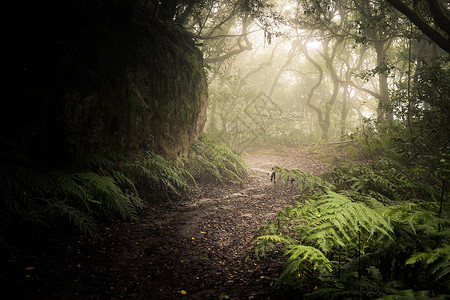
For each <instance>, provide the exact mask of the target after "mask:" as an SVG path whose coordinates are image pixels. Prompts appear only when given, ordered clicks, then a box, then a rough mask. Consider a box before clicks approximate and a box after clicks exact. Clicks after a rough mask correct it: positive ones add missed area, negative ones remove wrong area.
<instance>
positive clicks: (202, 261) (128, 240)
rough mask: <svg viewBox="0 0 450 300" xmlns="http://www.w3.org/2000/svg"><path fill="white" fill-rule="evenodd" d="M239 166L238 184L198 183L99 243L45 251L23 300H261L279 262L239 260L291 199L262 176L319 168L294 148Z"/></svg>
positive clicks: (254, 156) (291, 192)
mask: <svg viewBox="0 0 450 300" xmlns="http://www.w3.org/2000/svg"><path fill="white" fill-rule="evenodd" d="M308 149H309V150H308ZM244 159H245V161H246V163H247V165H248V167H249V169H250V170H251V172H250V174H249V176H248V178H246V180H245V181H244V182H243V183H226V184H211V183H205V182H199V187H198V189H197V190H196V191H194V192H193V193H192V195H191V196H190V198H189V200H183V201H181V202H180V203H177V204H173V203H172V204H169V203H168V202H166V201H165V202H161V203H152V204H149V205H148V207H147V208H146V209H145V210H144V211H143V213H142V214H141V216H140V220H139V221H138V222H134V223H130V222H117V223H114V224H109V225H105V226H104V227H102V232H101V234H102V236H103V237H104V240H103V241H102V242H100V243H93V242H91V241H89V240H86V239H77V240H74V241H72V242H70V243H69V244H68V245H67V244H64V245H61V244H59V245H58V244H55V245H54V247H50V250H49V251H47V252H45V253H42V255H41V256H40V257H38V258H35V259H37V261H38V262H35V263H34V265H35V270H34V272H35V273H34V274H33V277H32V278H33V279H34V281H29V282H28V283H27V286H26V289H25V297H24V298H27V299H37V298H40V299H43V298H46V299H52V298H53V299H177V298H184V299H219V298H220V297H221V296H222V297H225V296H228V297H230V299H266V298H267V293H268V292H269V290H270V287H269V285H270V281H269V280H267V278H270V277H272V278H273V277H276V275H277V274H278V272H279V271H280V268H281V267H282V262H281V261H280V260H277V259H276V258H273V259H272V260H271V261H269V260H267V261H260V262H256V261H252V260H249V261H244V260H243V259H244V257H245V255H246V254H247V251H248V250H249V247H250V244H251V241H252V240H253V238H254V237H255V235H256V232H257V230H258V229H259V227H260V226H262V225H264V224H266V223H267V222H268V221H269V220H270V219H273V218H274V217H275V216H276V213H277V211H279V210H280V209H281V208H283V207H284V206H286V205H289V204H292V201H293V199H294V198H295V196H296V194H297V192H296V188H295V187H292V186H290V185H288V186H284V185H283V184H281V183H277V184H276V185H274V184H273V183H271V182H270V175H269V172H270V171H271V168H272V167H273V166H280V167H285V168H297V169H301V170H304V171H307V172H310V173H313V174H316V175H317V174H320V173H322V172H324V171H325V170H326V167H325V165H324V163H322V161H321V160H320V159H319V156H318V155H317V154H314V153H313V152H311V148H306V147H300V146H298V147H295V148H286V149H284V150H283V151H280V150H273V149H265V150H254V151H249V152H248V153H246V154H244ZM30 263H33V262H30Z"/></svg>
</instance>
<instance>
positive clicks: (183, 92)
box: [0, 0, 207, 161]
mask: <svg viewBox="0 0 450 300" xmlns="http://www.w3.org/2000/svg"><path fill="white" fill-rule="evenodd" d="M69 2H73V3H75V2H76V3H77V7H78V9H79V11H78V12H77V14H76V17H79V18H82V17H83V18H84V19H83V20H82V21H79V20H77V21H76V22H74V21H73V19H74V16H73V15H72V14H73V12H71V11H66V10H64V9H62V8H61V7H58V8H57V9H56V11H55V7H53V6H52V7H47V10H46V9H45V8H42V7H40V8H39V10H38V11H37V12H34V11H33V9H36V7H33V6H30V7H29V8H25V9H28V10H29V11H27V12H26V13H27V14H28V19H27V20H28V23H27V22H25V23H21V25H20V26H21V28H18V29H17V32H13V33H12V34H11V37H12V40H11V41H10V42H11V43H10V45H13V47H16V48H17V49H14V48H13V49H12V53H11V60H12V63H13V68H12V70H11V72H10V74H11V79H12V83H11V85H10V88H11V91H12V92H13V94H14V101H13V102H12V101H11V102H10V103H9V104H8V105H7V106H6V107H4V108H5V109H4V110H3V112H4V115H3V116H2V117H3V118H2V121H1V126H2V137H1V142H0V146H1V151H11V150H14V151H17V150H18V151H21V152H26V153H28V154H34V155H35V156H40V157H42V156H46V158H47V159H52V160H65V159H67V158H68V157H72V156H77V155H81V154H85V153H89V152H101V151H111V150H114V151H135V150H140V149H145V150H153V151H155V152H157V153H158V154H161V155H163V156H164V157H165V158H166V159H169V160H173V161H181V158H182V157H183V156H185V155H187V152H188V149H189V146H190V144H192V142H193V141H195V140H196V138H197V136H198V135H199V133H200V132H201V131H202V128H203V125H204V123H205V118H206V105H207V86H206V78H205V74H204V71H203V59H202V55H201V53H200V51H199V50H198V49H196V47H195V45H194V43H193V41H192V40H191V39H190V38H189V37H188V36H187V35H186V34H184V33H183V32H182V31H181V30H179V29H176V28H174V27H171V26H167V25H165V24H163V23H161V22H159V21H157V20H151V19H147V18H144V17H142V16H141V17H138V15H139V14H136V8H135V7H133V5H131V4H127V3H128V2H127V1H117V2H114V3H115V4H114V5H113V4H111V3H112V2H104V1H100V0H98V1H88V2H85V1H79V0H71V1H69ZM95 2H97V3H96V5H94V4H93V3H95ZM73 3H72V4H73ZM130 3H131V2H130ZM66 4H67V3H65V4H61V5H66ZM47 5H49V6H51V5H52V1H49V2H48V3H47ZM67 6H68V7H69V4H67ZM69 12H70V13H71V14H70V17H69V16H67V18H66V17H65V16H64V14H69ZM96 13H97V14H96ZM54 14H56V15H58V16H59V18H58V22H62V23H63V24H51V25H55V26H56V27H55V26H48V25H49V24H44V25H42V26H41V27H42V28H37V29H36V28H35V27H32V25H33V22H34V21H36V20H37V19H45V18H46V17H49V16H51V15H54ZM66 19H67V21H65V20H66ZM46 20H47V22H50V21H48V19H46ZM70 21H71V22H72V23H73V24H72V23H64V22H70ZM58 26H59V27H58ZM87 28H88V29H89V30H87ZM33 34H40V35H41V36H42V35H45V36H51V37H52V38H53V39H58V41H54V40H50V39H39V38H30V36H32V35H33ZM59 41H64V42H59Z"/></svg>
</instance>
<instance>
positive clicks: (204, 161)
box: [186, 136, 247, 182]
mask: <svg viewBox="0 0 450 300" xmlns="http://www.w3.org/2000/svg"><path fill="white" fill-rule="evenodd" d="M186 167H187V169H188V170H189V171H190V172H191V173H192V174H194V176H195V177H196V178H202V179H209V180H214V181H218V182H222V181H224V180H232V181H239V182H242V179H243V178H244V177H245V176H246V175H247V167H246V166H245V162H244V160H243V159H242V157H241V156H240V155H239V154H238V153H236V152H235V151H234V150H232V149H231V148H229V147H228V146H226V145H222V144H217V143H214V142H213V141H211V140H209V139H208V138H207V137H206V136H201V137H200V138H199V139H198V140H197V141H196V142H194V143H193V144H192V146H191V148H190V150H189V157H188V160H187V162H186Z"/></svg>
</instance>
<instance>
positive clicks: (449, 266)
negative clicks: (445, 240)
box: [405, 244, 450, 280]
mask: <svg viewBox="0 0 450 300" xmlns="http://www.w3.org/2000/svg"><path fill="white" fill-rule="evenodd" d="M419 262H423V263H424V264H425V265H431V268H430V273H431V274H432V275H434V276H435V280H442V279H443V278H444V277H446V276H448V275H449V274H450V245H448V244H447V245H445V246H443V247H440V248H436V249H433V250H428V251H426V252H418V253H415V254H413V255H412V256H411V257H410V258H408V259H407V260H406V262H405V264H406V265H409V264H416V263H419Z"/></svg>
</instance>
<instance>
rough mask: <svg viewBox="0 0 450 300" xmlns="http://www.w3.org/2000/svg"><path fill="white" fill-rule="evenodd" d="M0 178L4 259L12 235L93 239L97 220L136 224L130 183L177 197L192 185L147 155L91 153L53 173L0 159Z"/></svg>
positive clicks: (138, 202) (12, 157) (137, 201)
mask: <svg viewBox="0 0 450 300" xmlns="http://www.w3.org/2000/svg"><path fill="white" fill-rule="evenodd" d="M0 179H1V180H0V211H1V213H0V245H1V246H2V252H7V253H9V254H8V255H11V254H13V252H14V249H13V248H14V246H15V243H16V241H15V239H16V238H17V236H14V235H12V234H11V232H20V233H21V234H23V235H24V236H30V235H33V234H34V233H37V234H39V232H40V233H41V234H42V233H43V231H44V230H64V231H65V230H67V229H68V228H74V229H76V230H78V231H79V232H81V233H83V234H86V235H88V236H90V237H91V238H93V239H98V238H99V236H98V233H97V222H98V221H99V220H108V221H112V220H116V219H123V220H137V218H138V211H139V210H140V209H141V208H143V206H144V201H143V199H142V198H141V197H140V196H139V194H138V191H137V188H136V186H135V183H136V184H137V185H138V186H139V185H140V184H142V183H146V184H147V185H148V186H149V187H150V188H152V189H158V188H164V189H166V188H168V189H170V190H171V191H173V192H175V193H177V194H178V193H180V192H185V191H187V189H188V187H189V181H190V182H191V183H193V184H195V180H194V179H193V178H192V176H191V175H190V174H189V173H188V172H187V171H186V170H184V169H181V168H177V167H173V166H171V165H170V164H169V163H168V162H167V161H166V160H164V159H163V158H162V157H161V156H158V155H156V154H155V153H152V152H146V153H141V154H137V155H124V154H119V153H109V154H108V153H106V154H90V155H86V156H83V157H81V158H79V159H77V160H75V161H73V162H72V163H71V164H70V165H68V166H66V167H65V168H64V169H63V170H54V171H50V170H45V169H43V168H42V166H39V165H38V164H37V163H35V162H34V161H33V160H31V159H30V158H28V157H25V156H19V155H16V154H9V153H8V154H2V155H0ZM140 187H142V185H140ZM36 231H37V232H36Z"/></svg>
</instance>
